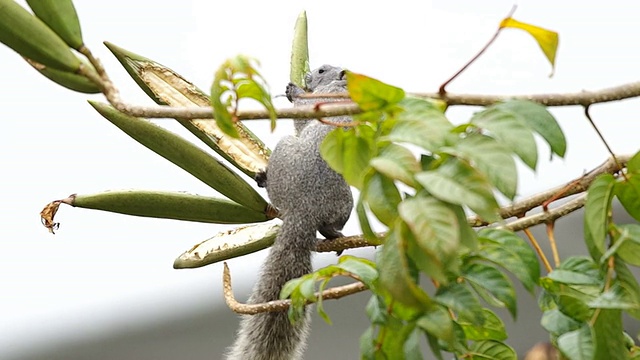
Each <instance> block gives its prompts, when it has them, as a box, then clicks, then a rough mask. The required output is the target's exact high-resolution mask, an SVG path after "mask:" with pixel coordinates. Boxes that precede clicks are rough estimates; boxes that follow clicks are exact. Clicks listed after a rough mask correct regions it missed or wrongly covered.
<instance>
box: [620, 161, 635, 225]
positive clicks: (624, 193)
mask: <svg viewBox="0 0 640 360" xmlns="http://www.w3.org/2000/svg"><path fill="white" fill-rule="evenodd" d="M615 194H616V196H617V197H618V200H620V203H621V204H622V206H624V209H625V210H627V212H628V213H629V215H631V216H632V217H633V218H634V219H636V220H637V221H640V173H637V172H635V173H633V174H627V180H625V179H622V181H621V182H619V183H617V184H616V185H615Z"/></svg>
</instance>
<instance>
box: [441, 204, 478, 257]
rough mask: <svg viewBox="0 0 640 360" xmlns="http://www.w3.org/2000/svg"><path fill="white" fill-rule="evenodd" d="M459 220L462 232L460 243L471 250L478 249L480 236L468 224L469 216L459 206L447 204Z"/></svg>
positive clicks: (459, 228)
mask: <svg viewBox="0 0 640 360" xmlns="http://www.w3.org/2000/svg"><path fill="white" fill-rule="evenodd" d="M445 205H446V206H447V207H448V208H449V209H450V210H451V211H453V213H454V214H455V215H456V218H457V219H458V230H459V231H460V243H461V244H462V245H463V246H466V247H467V249H469V250H476V249H477V248H478V235H477V233H476V232H475V230H473V228H471V226H470V225H469V223H468V222H467V215H466V214H465V212H464V209H462V207H461V206H459V205H453V204H445Z"/></svg>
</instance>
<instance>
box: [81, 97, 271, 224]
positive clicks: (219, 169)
mask: <svg viewBox="0 0 640 360" xmlns="http://www.w3.org/2000/svg"><path fill="white" fill-rule="evenodd" d="M89 103H90V104H91V106H93V107H94V108H95V109H96V110H97V111H98V112H99V113H100V114H101V115H102V116H104V117H105V118H106V119H107V120H109V121H110V122H111V123H112V124H114V125H115V126H117V127H118V128H120V130H122V131H124V132H125V133H126V134H127V135H129V136H131V137H132V138H133V139H134V140H136V141H137V142H139V143H140V144H142V145H144V146H146V147H147V148H149V149H150V150H152V151H153V152H155V153H157V154H158V155H160V156H162V157H164V158H165V159H167V160H169V161H171V162H172V163H174V164H175V165H177V166H179V167H180V168H182V169H183V170H185V171H187V172H188V173H190V174H191V175H193V176H194V177H196V178H197V179H199V180H200V181H202V182H203V183H205V184H207V185H209V186H210V187H212V188H213V189H215V190H216V191H218V192H219V193H221V194H223V195H225V196H226V197H228V198H229V199H231V200H233V201H235V202H237V203H238V204H241V205H243V206H245V207H246V208H248V209H247V211H249V209H251V210H253V211H256V212H259V213H262V214H264V213H265V211H266V209H267V202H266V201H265V200H264V199H263V198H262V196H260V194H258V193H257V192H256V190H255V189H254V188H253V187H251V185H249V184H248V183H247V182H246V181H244V180H243V179H242V178H241V177H240V176H239V175H238V174H236V173H235V172H233V171H231V170H230V169H229V168H228V167H226V166H225V165H224V164H222V163H221V162H220V161H218V160H217V159H215V158H214V157H212V156H211V155H209V154H208V153H207V152H205V151H204V150H202V149H200V148H199V147H197V146H195V145H194V144H192V143H191V142H189V141H187V140H185V139H184V138H182V137H181V136H178V135H176V134H174V133H172V132H170V131H168V130H166V129H164V128H162V127H160V126H158V125H155V124H153V123H151V122H149V121H148V120H146V119H139V118H135V117H132V116H128V115H125V114H123V113H121V112H119V111H118V110H116V109H114V108H113V107H111V106H109V105H107V104H102V103H98V102H94V101H89Z"/></svg>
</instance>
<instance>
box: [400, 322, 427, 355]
mask: <svg viewBox="0 0 640 360" xmlns="http://www.w3.org/2000/svg"><path fill="white" fill-rule="evenodd" d="M404 358H405V360H422V359H424V358H423V357H422V351H420V330H419V329H417V328H414V329H413V331H412V332H411V333H410V334H409V336H408V337H407V339H406V341H405V342H404Z"/></svg>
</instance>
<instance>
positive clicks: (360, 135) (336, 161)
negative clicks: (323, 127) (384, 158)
mask: <svg viewBox="0 0 640 360" xmlns="http://www.w3.org/2000/svg"><path fill="white" fill-rule="evenodd" d="M356 130H357V131H356ZM371 130H372V129H371V128H370V127H368V126H366V125H363V126H361V127H358V129H354V128H351V129H349V130H344V129H342V128H338V129H335V130H333V131H332V132H330V133H329V134H327V136H326V137H325V138H324V140H323V141H322V144H321V145H320V154H321V155H322V158H323V159H325V161H327V164H329V166H330V167H331V168H332V169H334V170H335V171H336V172H337V173H339V174H342V176H343V177H344V179H345V180H346V181H347V183H349V185H351V186H354V187H356V188H358V189H362V186H363V180H364V176H365V173H366V169H367V168H368V167H369V161H370V160H371V158H372V157H373V155H374V144H373V140H372V136H370V134H369V132H370V131H371Z"/></svg>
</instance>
